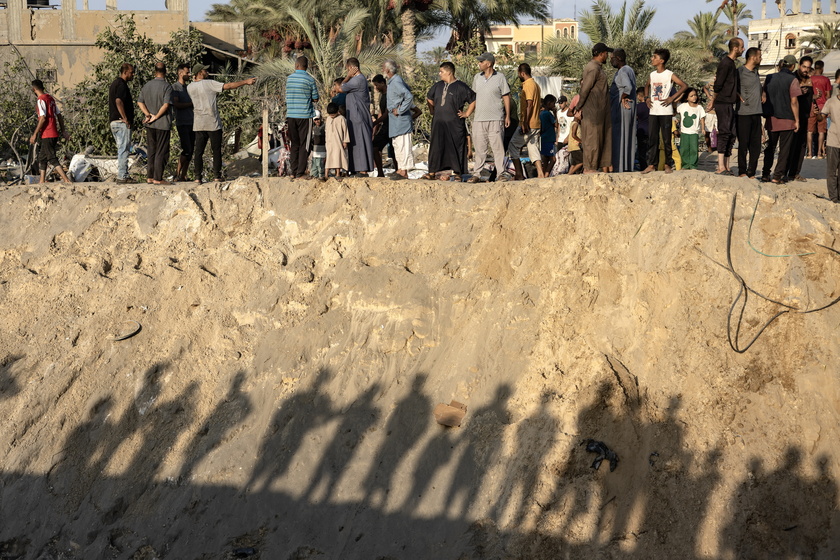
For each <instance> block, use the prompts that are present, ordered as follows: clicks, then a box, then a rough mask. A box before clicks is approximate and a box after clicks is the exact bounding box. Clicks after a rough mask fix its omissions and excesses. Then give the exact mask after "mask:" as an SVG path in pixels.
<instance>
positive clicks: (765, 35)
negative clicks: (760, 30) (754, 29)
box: [761, 33, 769, 39]
mask: <svg viewBox="0 0 840 560" xmlns="http://www.w3.org/2000/svg"><path fill="white" fill-rule="evenodd" d="M761 38H762V39H768V38H769V37H768V36H767V33H764V34H763V35H762V37H761Z"/></svg>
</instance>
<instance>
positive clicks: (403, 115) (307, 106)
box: [30, 38, 840, 202]
mask: <svg viewBox="0 0 840 560" xmlns="http://www.w3.org/2000/svg"><path fill="white" fill-rule="evenodd" d="M728 46H729V52H728V54H727V55H726V56H724V57H722V58H721V61H720V63H719V65H718V68H717V72H716V74H715V78H714V80H713V81H712V82H711V83H709V84H708V85H707V86H706V87H704V88H703V93H704V94H705V96H706V98H707V100H706V102H705V103H703V102H702V99H701V94H700V92H699V91H697V90H696V89H694V88H692V87H689V86H688V85H687V84H686V83H685V82H684V81H683V80H682V79H681V78H680V77H679V76H677V75H676V74H674V72H673V71H671V70H669V69H668V62H669V59H670V52H669V51H668V49H657V50H655V51H654V52H653V53H652V55H651V67H652V68H651V71H650V73H649V74H648V75H647V77H646V78H645V80H644V85H643V86H642V85H639V84H638V83H637V79H636V74H635V72H634V70H633V69H632V68H630V66H628V65H627V53H626V52H625V51H624V50H623V49H621V48H616V49H613V48H610V47H608V46H607V45H605V44H604V43H596V44H595V45H594V46H593V47H592V58H591V60H590V61H589V62H588V63H587V64H586V66H585V67H584V69H583V74H582V77H581V81H580V91H579V93H578V95H576V96H574V97H573V98H572V100H571V102H570V101H569V100H568V99H567V98H566V97H565V96H560V98H559V99H558V98H556V97H555V96H554V95H551V94H548V95H545V96H543V95H542V92H541V90H540V86H539V84H538V83H537V82H536V80H534V78H533V76H532V72H531V67H530V66H529V65H528V64H527V63H522V64H520V65H519V66H518V67H517V77H518V79H519V80H520V81H521V88H520V94H519V99H518V103H517V102H516V100H514V99H513V98H512V96H511V88H510V84H509V83H508V81H507V78H506V77H505V75H504V74H502V73H501V72H498V71H497V70H496V69H495V64H496V60H495V57H494V55H493V54H492V53H489V52H488V53H484V54H482V55H481V56H479V57H478V66H479V73H478V74H476V75H475V76H474V77H473V80H472V84H471V85H467V84H466V83H465V82H463V81H461V80H459V79H458V78H457V76H456V72H455V66H454V65H453V64H452V63H451V62H443V63H442V64H441V65H440V68H439V77H440V80H439V81H438V82H436V83H434V84H433V85H432V87H431V88H430V89H429V91H428V92H427V93H426V105H427V107H428V110H429V112H430V113H431V115H432V124H431V132H430V135H429V139H430V143H429V153H428V169H427V173H425V174H424V175H423V178H425V179H439V180H450V179H452V178H458V179H462V180H466V181H468V182H473V183H475V182H480V181H482V180H488V181H493V180H496V181H510V180H521V179H523V178H525V177H526V175H528V172H527V171H526V167H525V166H524V165H523V159H524V158H523V152H525V153H526V154H527V160H526V161H527V162H530V164H531V165H532V166H533V169H532V170H530V172H531V174H533V175H535V176H536V177H548V176H552V175H555V174H557V173H558V172H564V173H571V174H575V173H596V172H613V173H620V172H630V171H636V170H638V171H641V172H642V173H650V172H652V171H655V170H658V169H661V170H663V171H664V172H665V173H671V172H672V171H673V170H674V169H675V168H676V164H675V155H676V154H675V142H674V137H675V136H678V137H679V148H678V152H677V153H678V155H679V159H680V167H681V168H683V169H696V168H697V164H698V159H699V152H700V149H701V146H702V145H704V144H705V146H706V147H707V149H709V150H711V148H712V147H716V150H717V169H716V173H718V174H721V175H734V172H733V171H732V167H731V164H732V162H731V161H730V158H731V155H732V151H733V148H734V147H735V144H736V141H737V143H738V158H737V159H738V161H737V172H738V175H739V176H740V177H747V178H754V177H756V176H757V174H758V169H757V168H758V161H759V156H760V155H761V153H762V144H763V143H765V144H766V147H765V148H764V149H763V156H764V163H763V167H762V169H761V175H760V176H758V178H760V179H761V180H762V181H767V182H773V183H783V182H787V181H790V180H804V179H803V178H802V176H801V174H800V173H801V169H802V165H803V161H804V159H805V158H806V157H811V158H826V159H827V173H826V175H827V182H828V192H829V198H830V199H831V200H832V201H834V202H840V130H838V128H837V127H834V128H831V127H830V121H831V120H832V118H833V119H835V120H836V119H837V118H840V99H838V98H837V97H836V96H834V95H832V91H833V88H832V84H831V82H830V81H829V79H828V78H827V77H825V76H823V69H824V66H823V64H822V62H821V61H816V62H814V61H813V59H812V58H811V57H810V56H803V57H802V58H801V59H799V60H797V59H796V58H795V57H794V56H792V55H788V56H785V57H784V58H783V59H782V60H781V61H780V62H779V65H778V71H777V72H775V73H772V74H770V75H768V76H767V78H766V79H765V81H764V83H763V84H762V82H761V79H760V77H759V74H758V67H759V65H760V64H761V56H762V53H761V50H760V49H757V48H750V49H748V50H746V53H745V52H744V42H743V41H742V40H741V39H738V38H735V39H732V40H731V41H729V45H728ZM742 55H743V56H744V58H745V62H744V64H743V65H741V66H738V65H737V64H736V60H738V59H739V58H740V57H741V56H742ZM608 60H609V62H610V64H611V65H612V66H613V67H614V68H615V70H616V71H615V74H614V76H613V79H612V82H611V83H610V82H609V80H608V78H607V74H606V72H605V71H604V65H605V64H606V63H607V61H608ZM345 67H346V75H345V76H343V77H340V78H338V79H336V80H335V82H334V83H333V85H332V90H331V92H330V94H331V95H332V97H331V98H330V100H329V102H328V103H327V104H326V108H325V109H326V117H325V118H324V115H322V113H321V112H320V111H319V110H318V109H317V105H318V104H319V102H320V96H319V93H318V87H317V84H316V81H315V79H314V78H313V77H312V75H311V74H310V73H309V72H308V68H309V61H308V59H307V58H306V57H305V56H300V57H298V58H297V59H296V63H295V71H294V72H293V73H291V74H290V75H289V76H288V77H287V79H286V99H285V101H286V130H287V135H288V140H289V175H290V176H291V177H292V178H301V177H311V178H319V179H326V178H327V177H330V176H334V177H339V178H340V177H343V176H346V175H356V176H367V175H368V174H370V173H372V172H373V171H374V169H375V170H376V171H377V173H378V175H379V176H382V175H383V171H384V170H383V161H382V153H383V150H384V149H385V148H386V147H387V148H388V149H389V153H391V154H392V160H393V164H394V167H395V171H394V172H393V173H391V174H390V178H391V179H393V180H405V179H407V178H408V172H409V171H410V170H412V169H414V167H415V162H414V155H413V149H412V136H413V132H414V121H415V120H416V119H417V118H418V117H419V115H420V114H421V113H422V111H421V109H420V108H418V107H416V106H415V103H414V95H413V94H412V92H411V90H410V88H409V87H408V85H407V84H406V82H405V81H404V80H403V79H402V77H401V76H400V74H399V70H400V69H399V66H398V64H397V63H396V62H394V61H391V60H388V61H385V62H384V64H383V65H382V74H380V75H376V76H374V77H373V79H372V80H371V82H372V85H373V87H374V89H375V90H376V91H377V92H378V93H379V104H378V105H379V107H378V112H377V113H378V114H376V115H375V116H372V115H371V110H370V108H371V96H370V87H369V84H368V79H367V77H366V76H365V75H364V74H362V71H361V69H360V64H359V61H358V59H356V58H349V59H347V61H346V64H345ZM134 70H135V69H134V66H133V65H131V64H128V63H126V64H123V65H122V67H121V68H120V74H119V76H118V77H117V78H116V79H115V80H114V82H113V83H112V84H111V87H110V90H109V96H108V109H109V116H110V128H111V132H112V134H113V137H114V141H115V143H116V146H117V160H118V172H117V179H116V180H117V182H118V183H128V182H133V179H132V178H131V177H130V176H129V174H128V153H129V146H130V137H131V129H132V126H133V123H134V112H135V103H134V101H133V99H132V95H131V90H130V89H129V87H128V82H130V81H131V80H132V79H133V77H134ZM255 81H256V80H255V78H249V79H246V80H242V81H238V82H232V83H222V82H218V81H215V80H212V79H210V78H209V74H208V72H207V67H206V66H204V65H202V64H196V65H195V66H193V67H192V68H190V67H189V65H186V64H182V65H180V66H179V67H178V68H177V81H176V82H175V83H173V84H170V83H168V82H167V80H166V67H165V66H164V64H163V63H160V62H159V63H157V64H156V65H155V73H154V78H153V79H152V80H150V81H149V82H148V83H146V84H144V86H143V88H142V91H141V93H140V96H139V98H138V99H137V103H136V106H137V107H138V108H139V109H140V110H141V111H142V112H143V115H144V119H143V125H144V127H145V129H146V141H147V148H148V173H147V175H148V178H147V181H148V182H149V183H153V184H168V181H167V180H166V179H165V178H164V168H165V166H166V164H167V163H168V161H169V146H170V135H171V129H172V125H173V123H174V125H175V128H176V130H177V131H178V137H179V140H180V144H181V154H180V156H179V158H178V164H177V170H176V173H175V179H176V180H179V181H184V180H186V178H187V170H188V168H189V164H190V162H191V161H192V162H193V165H194V173H195V180H196V181H197V182H202V180H203V177H204V160H203V156H204V151H205V149H206V147H207V143H208V142H209V143H210V147H211V152H212V160H213V169H212V171H213V177H214V178H215V179H216V180H221V177H222V175H221V173H222V157H221V155H222V154H221V145H222V121H221V118H220V115H219V109H218V106H217V97H218V95H219V94H220V93H221V92H222V91H224V90H229V89H235V88H239V87H242V86H245V85H252V84H254V83H255ZM838 83H840V71H838V72H837V74H836V75H835V84H838ZM32 88H33V91H34V92H35V94H36V95H37V96H38V101H37V111H38V116H39V121H38V125H37V129H36V130H35V132H34V133H33V135H32V137H31V139H30V141H31V142H32V143H33V144H34V143H36V142H39V143H40V149H39V151H38V163H39V168H40V170H41V179H42V181H44V180H45V172H46V169H47V165H48V164H49V165H53V166H55V169H56V171H57V172H58V174H59V175H60V176H61V178H62V180H65V181H66V180H69V179H68V178H67V176H66V173H65V171H64V169H63V168H62V167H61V166H60V165H59V162H58V158H57V157H56V145H57V142H58V139H59V138H60V137H62V136H65V137H66V135H67V131H66V130H65V129H64V121H63V119H62V116H61V113H60V111H59V109H58V107H57V106H56V103H55V100H54V99H53V98H52V97H51V96H50V95H49V94H47V93H46V92H45V90H44V85H43V83H41V82H40V81H39V80H34V81H33V82H32ZM675 109H676V110H675ZM701 139H704V140H705V141H701ZM470 149H471V150H472V151H473V161H474V163H473V167H472V169H470V168H469V166H468V157H469V154H470ZM506 156H507V157H506ZM558 156H562V157H558ZM508 158H509V159H508ZM508 161H510V164H511V165H508ZM774 161H775V167H774V166H773V164H774ZM467 176H469V177H468V178H466V179H463V178H464V177H467Z"/></svg>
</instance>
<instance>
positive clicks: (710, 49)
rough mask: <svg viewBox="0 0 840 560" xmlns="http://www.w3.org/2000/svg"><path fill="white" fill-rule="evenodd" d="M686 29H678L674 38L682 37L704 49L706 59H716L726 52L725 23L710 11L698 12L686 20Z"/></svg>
mask: <svg viewBox="0 0 840 560" xmlns="http://www.w3.org/2000/svg"><path fill="white" fill-rule="evenodd" d="M686 23H688V28H689V30H688V31H678V32H677V33H676V34H675V35H674V38H675V39H682V40H685V41H687V42H688V43H690V44H692V45H694V46H695V47H696V48H698V49H701V50H703V51H705V57H706V58H708V59H710V60H711V59H713V58H714V59H717V58H720V57H721V56H723V55H724V54H725V53H726V52H727V50H728V49H727V48H726V41H727V39H726V32H727V27H726V24H725V23H722V22H720V21H718V20H717V18H716V17H715V14H713V13H711V12H700V13H699V14H696V15H695V16H694V17H693V18H691V19H690V20H688V21H687V22H686Z"/></svg>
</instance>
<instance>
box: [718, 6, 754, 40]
mask: <svg viewBox="0 0 840 560" xmlns="http://www.w3.org/2000/svg"><path fill="white" fill-rule="evenodd" d="M707 1H708V0H707ZM720 12H721V13H722V14H723V17H725V18H726V21H727V23H726V24H725V26H726V35H727V39H731V38H732V29H735V28H737V29H738V34H740V35H743V36H744V37H746V36H747V35H749V26H747V25H745V24H744V23H743V22H745V21H746V20H749V19H752V18H753V15H752V11H750V10H748V9H747V5H746V4H744V3H743V2H737V3H736V5H735V6H734V7H733V5H732V3H727V4H726V6H724V8H723V10H720Z"/></svg>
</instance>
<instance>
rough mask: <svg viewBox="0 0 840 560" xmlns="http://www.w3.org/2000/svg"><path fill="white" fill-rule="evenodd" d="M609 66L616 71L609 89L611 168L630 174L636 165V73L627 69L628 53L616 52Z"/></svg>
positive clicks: (616, 50) (616, 171) (620, 50)
mask: <svg viewBox="0 0 840 560" xmlns="http://www.w3.org/2000/svg"><path fill="white" fill-rule="evenodd" d="M610 64H611V65H612V67H613V68H616V69H617V70H616V72H615V76H613V82H612V85H611V86H610V121H611V125H612V168H613V171H614V172H615V173H622V172H624V171H633V166H634V165H635V163H636V73H635V72H633V69H632V68H630V67H629V66H627V53H625V52H624V49H615V50H614V51H613V53H612V56H611V57H610Z"/></svg>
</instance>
